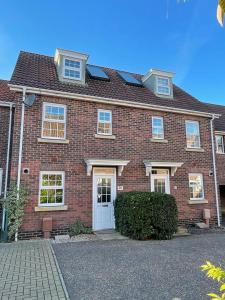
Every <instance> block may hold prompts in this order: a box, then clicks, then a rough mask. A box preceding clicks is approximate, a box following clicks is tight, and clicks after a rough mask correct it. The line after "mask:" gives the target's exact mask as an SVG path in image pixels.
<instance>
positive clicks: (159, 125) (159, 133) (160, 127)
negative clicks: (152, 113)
mask: <svg viewBox="0 0 225 300" xmlns="http://www.w3.org/2000/svg"><path fill="white" fill-rule="evenodd" d="M152 138H153V139H164V122H163V117H152Z"/></svg>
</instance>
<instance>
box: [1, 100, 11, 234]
mask: <svg viewBox="0 0 225 300" xmlns="http://www.w3.org/2000/svg"><path fill="white" fill-rule="evenodd" d="M12 110H13V104H12V103H11V104H10V112H9V131H8V145H7V158H6V170H5V189H4V199H5V198H6V194H7V187H8V178H9V156H10V146H11V132H12ZM4 227H5V208H4V209H3V213H2V228H3V229H4Z"/></svg>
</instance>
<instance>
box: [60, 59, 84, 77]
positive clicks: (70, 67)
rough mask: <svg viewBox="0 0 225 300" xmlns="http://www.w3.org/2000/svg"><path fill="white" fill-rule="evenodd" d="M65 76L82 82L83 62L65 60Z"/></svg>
mask: <svg viewBox="0 0 225 300" xmlns="http://www.w3.org/2000/svg"><path fill="white" fill-rule="evenodd" d="M63 75H64V77H65V78H69V79H75V80H81V62H80V61H78V60H71V59H68V58H65V59H64V74H63Z"/></svg>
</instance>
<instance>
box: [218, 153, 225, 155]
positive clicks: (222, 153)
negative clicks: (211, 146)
mask: <svg viewBox="0 0 225 300" xmlns="http://www.w3.org/2000/svg"><path fill="white" fill-rule="evenodd" d="M216 154H218V155H225V152H224V153H222V152H216Z"/></svg>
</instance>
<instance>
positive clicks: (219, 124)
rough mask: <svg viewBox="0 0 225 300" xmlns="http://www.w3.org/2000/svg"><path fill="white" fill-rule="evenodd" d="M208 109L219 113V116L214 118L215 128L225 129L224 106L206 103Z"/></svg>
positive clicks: (218, 129)
mask: <svg viewBox="0 0 225 300" xmlns="http://www.w3.org/2000/svg"><path fill="white" fill-rule="evenodd" d="M206 105H207V106H208V108H209V111H211V112H214V113H217V114H220V115H221V117H220V118H219V119H216V120H215V130H217V131H225V106H223V105H216V104H209V103H206Z"/></svg>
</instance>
